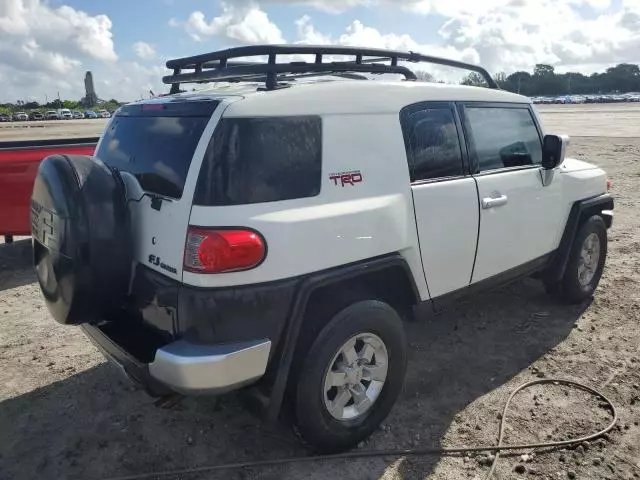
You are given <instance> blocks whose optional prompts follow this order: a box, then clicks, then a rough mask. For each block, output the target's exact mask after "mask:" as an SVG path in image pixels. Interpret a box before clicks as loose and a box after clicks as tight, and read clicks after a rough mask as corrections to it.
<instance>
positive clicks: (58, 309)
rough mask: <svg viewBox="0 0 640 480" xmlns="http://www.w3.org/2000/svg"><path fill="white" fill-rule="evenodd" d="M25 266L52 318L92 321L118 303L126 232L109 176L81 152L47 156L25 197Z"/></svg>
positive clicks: (123, 210)
mask: <svg viewBox="0 0 640 480" xmlns="http://www.w3.org/2000/svg"><path fill="white" fill-rule="evenodd" d="M31 235H32V238H33V261H34V266H35V270H36V276H37V278H38V282H39V284H40V289H41V291H42V293H43V295H44V298H45V301H46V304H47V307H48V309H49V311H50V312H51V314H52V316H53V317H54V318H55V319H56V321H58V322H60V323H62V324H66V325H77V324H80V323H95V322H96V321H98V320H100V319H102V318H104V317H105V316H106V315H107V314H108V313H109V312H110V311H114V310H116V309H118V308H119V307H120V306H121V305H122V303H123V302H124V301H125V299H126V295H127V291H128V287H129V278H130V272H131V262H132V252H131V248H132V233H131V222H130V216H129V210H128V208H127V201H126V195H125V188H124V184H123V182H122V179H121V178H120V175H119V173H118V172H117V171H112V170H110V169H109V168H108V167H107V166H106V165H104V164H103V163H102V162H100V161H99V160H96V159H94V158H92V157H88V156H84V155H51V156H48V157H46V158H45V159H44V160H43V161H42V162H41V163H40V166H39V168H38V174H37V175H36V179H35V182H34V186H33V194H32V197H31Z"/></svg>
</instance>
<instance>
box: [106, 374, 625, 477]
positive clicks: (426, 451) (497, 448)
mask: <svg viewBox="0 0 640 480" xmlns="http://www.w3.org/2000/svg"><path fill="white" fill-rule="evenodd" d="M549 383H551V384H554V385H566V386H569V387H574V388H579V389H581V390H585V391H587V392H589V393H591V394H593V395H595V396H597V397H600V398H602V400H603V401H605V402H606V403H607V404H608V405H609V407H610V408H611V411H612V413H613V419H612V420H611V423H610V424H609V425H608V426H607V427H606V428H604V429H602V430H600V431H598V432H596V433H593V434H591V435H586V436H583V437H580V438H575V439H570V440H560V441H555V442H544V443H529V444H523V445H502V440H503V438H504V427H505V420H506V417H507V412H508V410H509V406H510V404H511V401H512V400H513V397H515V396H516V394H518V393H519V392H521V391H522V390H525V389H527V388H529V387H532V386H534V385H542V384H549ZM617 421H618V413H617V411H616V407H615V405H614V404H613V403H612V402H611V400H609V399H608V398H607V397H605V396H604V395H603V394H602V393H600V392H598V391H597V390H595V389H593V388H591V387H588V386H587V385H583V384H581V383H578V382H574V381H571V380H561V379H551V378H545V379H541V380H533V381H531V382H528V383H525V384H523V385H520V386H519V387H518V388H516V389H515V390H514V391H513V392H512V393H511V395H509V398H508V399H507V401H506V402H505V404H504V409H503V411H502V417H501V418H500V426H499V432H498V443H497V444H496V445H489V446H479V447H450V448H411V449H406V450H402V449H395V450H370V451H352V452H346V453H339V454H335V455H314V456H308V457H292V458H277V459H273V460H258V461H250V462H238V463H228V464H223V465H208V466H202V467H194V468H184V469H181V470H160V471H157V472H151V473H139V474H134V475H125V476H121V477H110V478H104V479H102V480H143V479H148V478H152V477H166V476H170V475H187V474H192V473H202V472H215V471H221V470H237V469H240V468H261V467H271V466H276V465H285V464H290V463H309V462H322V461H330V460H345V459H353V458H369V457H386V456H397V457H406V456H426V455H451V454H456V453H471V452H495V458H494V460H493V463H492V464H491V468H490V469H489V473H488V474H487V476H486V477H485V480H488V479H490V478H491V477H492V476H493V473H494V471H495V468H496V465H497V462H498V458H499V457H500V452H502V451H506V450H531V449H540V448H549V447H561V446H565V445H574V444H577V443H582V442H585V441H589V440H593V439H595V438H598V437H600V436H602V435H604V434H605V433H607V432H609V431H610V430H611V429H612V428H613V427H614V426H615V424H616V423H617Z"/></svg>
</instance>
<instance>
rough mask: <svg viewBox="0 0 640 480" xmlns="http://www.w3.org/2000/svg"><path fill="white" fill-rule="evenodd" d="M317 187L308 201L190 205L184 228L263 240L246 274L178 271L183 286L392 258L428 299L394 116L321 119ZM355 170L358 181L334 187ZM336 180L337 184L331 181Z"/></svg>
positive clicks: (230, 282)
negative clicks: (233, 230) (244, 233)
mask: <svg viewBox="0 0 640 480" xmlns="http://www.w3.org/2000/svg"><path fill="white" fill-rule="evenodd" d="M322 118H323V165H322V185H321V191H320V194H319V195H318V196H316V197H312V198H305V199H298V200H289V201H283V202H272V203H261V204H253V205H239V206H227V207H199V206H194V207H193V208H192V211H191V219H190V224H191V225H198V226H218V227H230V226H244V227H250V228H253V229H256V230H257V231H259V232H260V233H261V234H262V235H263V236H264V238H265V239H266V242H267V249H268V250H267V252H268V253H267V257H266V260H265V261H264V262H263V263H262V264H261V265H260V266H258V267H257V268H255V269H253V270H249V271H246V272H233V273H224V274H218V275H202V274H194V273H190V272H184V275H183V280H184V282H185V283H187V284H190V285H194V286H200V287H220V286H232V285H245V284H252V283H259V282H268V281H273V280H278V279H284V278H290V277H295V276H299V275H304V274H308V273H312V272H316V271H320V270H325V269H328V268H332V267H339V266H342V265H346V264H349V263H353V262H357V261H360V260H365V259H368V258H372V257H376V256H379V255H384V254H387V253H391V252H400V253H401V254H402V255H404V256H405V258H406V259H407V262H408V264H409V267H410V268H411V270H412V273H413V276H414V279H415V281H416V284H417V286H418V290H419V291H420V295H421V297H423V298H424V299H426V298H428V293H427V289H426V281H425V279H424V272H423V271H422V267H421V262H420V256H419V252H418V249H417V243H418V242H417V233H416V226H415V217H414V212H413V203H412V199H411V190H410V182H409V169H408V165H407V159H406V152H405V147H404V142H403V137H402V132H401V130H400V122H399V121H398V113H397V112H393V113H391V112H390V113H381V114H377V115H348V114H347V115H326V116H323V117H322ZM344 172H351V173H353V172H357V174H359V175H361V179H362V181H360V182H356V183H354V184H348V183H347V184H345V185H343V184H342V181H341V179H340V175H341V174H342V173H344ZM336 177H337V178H336Z"/></svg>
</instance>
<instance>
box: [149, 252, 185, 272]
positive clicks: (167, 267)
mask: <svg viewBox="0 0 640 480" xmlns="http://www.w3.org/2000/svg"><path fill="white" fill-rule="evenodd" d="M148 261H149V263H150V264H151V265H156V266H158V267H160V268H161V269H163V270H166V271H167V272H171V273H178V270H177V269H176V268H174V267H172V266H170V265H167V264H166V263H162V261H161V260H160V257H156V256H155V255H149V259H148Z"/></svg>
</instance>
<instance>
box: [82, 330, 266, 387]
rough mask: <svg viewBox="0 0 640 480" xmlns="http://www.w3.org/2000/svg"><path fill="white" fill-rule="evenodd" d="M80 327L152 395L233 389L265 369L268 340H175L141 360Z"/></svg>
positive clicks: (106, 339) (100, 336)
mask: <svg viewBox="0 0 640 480" xmlns="http://www.w3.org/2000/svg"><path fill="white" fill-rule="evenodd" d="M81 328H82V330H83V331H84V333H85V334H86V335H87V337H89V339H90V340H91V342H92V343H93V344H94V345H96V347H98V349H99V350H100V351H101V352H102V354H103V355H104V356H105V357H106V358H107V360H109V361H111V362H113V363H114V364H116V365H117V366H118V367H120V369H121V370H123V371H124V373H125V374H126V375H127V376H128V377H129V378H131V379H133V380H134V381H136V382H138V383H140V384H142V385H143V386H145V387H146V388H147V391H149V392H150V393H152V394H153V395H166V394H167V393H170V392H171V391H174V392H178V393H182V394H184V395H207V394H209V395H212V394H219V393H224V392H228V391H230V390H235V389H237V388H240V387H242V386H244V385H247V384H250V383H252V382H254V381H256V380H258V379H259V378H260V377H262V376H263V375H264V373H265V371H266V369H267V363H268V361H269V352H270V350H271V341H270V340H267V339H264V340H255V341H249V342H240V343H229V344H224V345H199V344H195V343H189V342H187V341H185V340H178V341H176V342H173V343H170V344H169V345H166V346H164V347H162V348H159V349H158V350H156V353H155V357H154V360H153V361H152V362H151V363H148V364H147V363H143V362H141V361H139V360H137V359H136V358H134V357H133V355H131V354H130V353H129V352H127V351H126V350H124V349H123V348H122V347H121V346H120V345H118V344H117V343H116V342H114V341H113V340H112V339H111V338H110V337H108V336H107V335H106V334H105V333H104V332H103V331H102V330H100V329H99V328H97V327H95V326H91V325H83V326H82V327H81Z"/></svg>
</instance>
